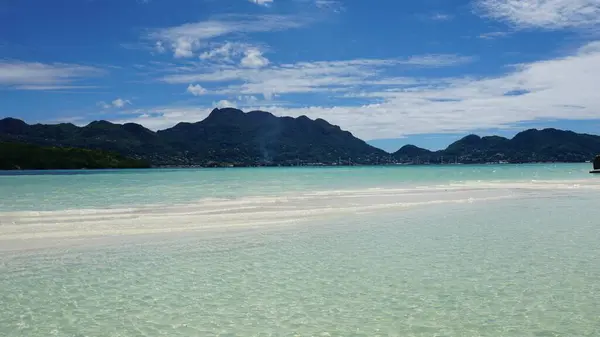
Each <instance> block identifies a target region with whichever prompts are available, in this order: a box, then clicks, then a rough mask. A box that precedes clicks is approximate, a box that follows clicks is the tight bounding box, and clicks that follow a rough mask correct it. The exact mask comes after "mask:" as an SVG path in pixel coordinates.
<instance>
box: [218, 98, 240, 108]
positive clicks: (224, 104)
mask: <svg viewBox="0 0 600 337" xmlns="http://www.w3.org/2000/svg"><path fill="white" fill-rule="evenodd" d="M213 106H214V107H215V108H237V104H236V103H235V102H231V101H228V100H226V99H223V100H220V101H218V102H213Z"/></svg>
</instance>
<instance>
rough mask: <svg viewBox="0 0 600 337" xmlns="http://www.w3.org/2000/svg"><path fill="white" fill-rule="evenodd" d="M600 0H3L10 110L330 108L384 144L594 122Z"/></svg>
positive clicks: (113, 115)
mask: <svg viewBox="0 0 600 337" xmlns="http://www.w3.org/2000/svg"><path fill="white" fill-rule="evenodd" d="M599 79H600V0H419V1H405V0H377V1H374V0H372V1H366V0H53V1H49V0H0V118H1V117H8V116H11V117H17V118H21V119H23V120H25V121H27V122H29V123H38V122H40V123H57V122H71V123H74V124H77V125H85V124H87V123H89V122H91V121H94V120H101V119H102V120H109V121H112V122H117V123H124V122H135V123H140V124H142V125H144V126H146V127H148V128H150V129H153V130H159V129H164V128H168V127H171V126H173V125H175V124H177V123H178V122H181V121H187V122H195V121H199V120H202V119H204V118H205V117H206V116H207V115H208V113H209V112H210V111H211V110H212V109H214V108H215V107H237V108H240V109H242V110H244V111H250V110H265V111H269V112H272V113H273V114H275V115H278V116H293V117H297V116H301V115H306V116H308V117H310V118H313V119H315V118H323V119H326V120H328V121H329V122H330V123H332V124H336V125H339V126H341V127H342V128H343V129H346V130H349V131H351V132H352V133H353V134H354V135H355V136H357V137H359V138H362V139H365V140H369V141H370V143H372V144H374V145H376V146H379V147H382V148H384V149H386V150H390V151H392V150H396V149H397V148H399V147H400V146H402V145H404V144H407V143H413V144H416V145H418V146H424V147H428V148H431V149H440V148H443V147H445V146H446V145H448V144H449V143H450V142H452V141H454V140H456V139H458V138H460V137H462V136H464V135H466V134H470V133H477V134H480V135H490V134H498V135H503V136H508V137H510V136H512V135H514V134H516V133H517V132H519V131H521V130H523V129H526V128H545V127H555V128H561V129H571V130H574V131H579V132H587V133H596V134H597V133H600V132H599V130H600V94H599V83H600V80H599Z"/></svg>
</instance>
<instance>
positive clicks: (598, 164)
mask: <svg viewBox="0 0 600 337" xmlns="http://www.w3.org/2000/svg"><path fill="white" fill-rule="evenodd" d="M590 173H600V156H596V158H595V159H594V170H592V171H590Z"/></svg>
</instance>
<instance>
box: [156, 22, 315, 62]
mask: <svg viewBox="0 0 600 337" xmlns="http://www.w3.org/2000/svg"><path fill="white" fill-rule="evenodd" d="M305 21H306V20H301V19H298V18H296V17H291V16H281V15H262V16H247V15H245V16H240V15H237V16H233V15H230V16H226V17H222V18H221V19H213V20H208V21H201V22H196V23H189V24H184V25H181V26H175V27H169V28H163V29H157V30H154V31H152V32H151V33H149V34H148V35H147V36H146V37H145V38H146V39H149V40H151V41H153V43H154V44H155V45H156V44H157V43H160V45H162V46H170V48H171V50H172V51H173V55H174V56H175V57H180V58H182V57H192V56H193V55H194V53H195V52H196V51H197V50H198V49H200V48H201V47H206V45H207V42H208V41H210V40H212V39H215V38H218V37H224V36H227V35H233V34H238V33H239V34H248V33H257V32H269V31H280V30H286V29H290V28H296V27H300V26H302V25H303V24H305V23H306V22H305Z"/></svg>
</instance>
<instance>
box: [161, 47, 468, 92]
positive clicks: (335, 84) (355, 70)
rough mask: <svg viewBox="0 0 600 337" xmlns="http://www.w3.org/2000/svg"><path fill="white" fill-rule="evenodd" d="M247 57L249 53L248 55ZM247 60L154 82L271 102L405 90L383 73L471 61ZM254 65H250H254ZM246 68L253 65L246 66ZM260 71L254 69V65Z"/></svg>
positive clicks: (397, 80) (449, 57)
mask: <svg viewBox="0 0 600 337" xmlns="http://www.w3.org/2000/svg"><path fill="white" fill-rule="evenodd" d="M250 55H252V54H250ZM253 56H254V57H257V58H258V59H257V60H253V61H247V63H248V64H245V65H244V64H243V65H244V66H246V67H238V66H228V65H225V66H217V67H215V68H208V69H207V68H206V67H205V66H204V65H203V64H201V65H199V67H198V68H197V69H196V70H194V69H190V68H185V71H181V70H178V69H179V68H174V69H173V71H174V72H176V73H174V74H171V75H167V76H164V77H162V78H161V79H160V80H161V81H163V82H166V83H170V84H191V83H212V84H217V89H215V90H214V91H213V93H214V94H224V95H232V94H236V95H237V94H240V95H263V96H264V97H266V98H272V97H273V96H276V95H279V94H291V93H315V92H348V91H351V90H355V89H356V88H362V87H368V86H386V85H387V86H389V85H396V86H407V85H413V84H414V83H415V81H416V80H414V79H410V80H407V79H406V78H403V77H389V76H388V77H381V74H382V73H384V72H385V71H386V70H390V69H396V68H402V67H404V68H407V67H408V68H414V67H449V66H454V65H460V64H464V63H467V62H470V61H472V58H470V57H464V56H457V55H424V56H414V57H411V58H407V59H355V60H345V61H328V62H299V63H294V64H282V65H270V66H269V67H266V66H267V65H268V62H267V60H266V59H265V60H260V57H259V55H253ZM254 62H255V63H254ZM250 65H252V66H253V67H249V66H250ZM259 66H260V67H263V68H261V69H254V68H256V67H259Z"/></svg>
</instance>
